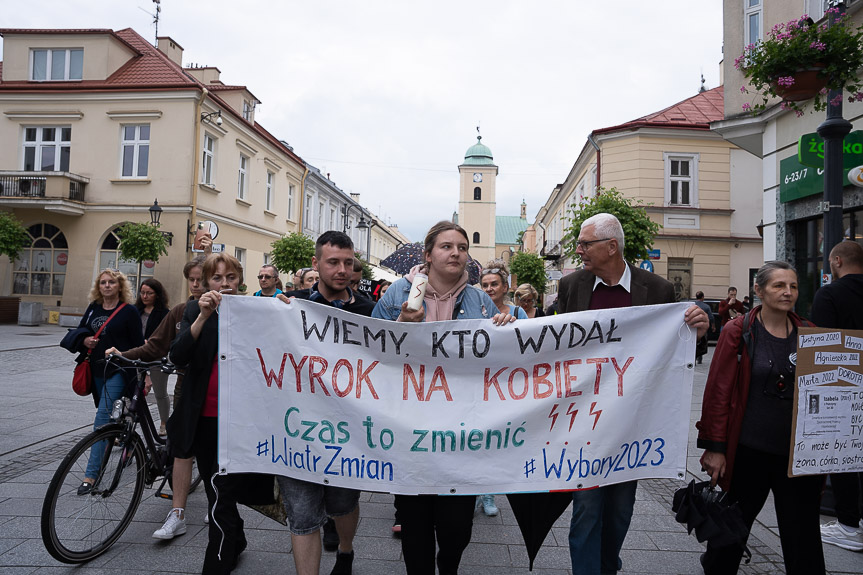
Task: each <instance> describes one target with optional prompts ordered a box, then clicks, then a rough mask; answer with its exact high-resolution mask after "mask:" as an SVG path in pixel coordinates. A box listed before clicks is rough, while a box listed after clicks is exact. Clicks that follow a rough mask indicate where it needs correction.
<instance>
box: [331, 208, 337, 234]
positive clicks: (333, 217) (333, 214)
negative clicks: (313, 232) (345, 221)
mask: <svg viewBox="0 0 863 575" xmlns="http://www.w3.org/2000/svg"><path fill="white" fill-rule="evenodd" d="M330 229H331V230H336V229H338V227H336V208H334V207H332V206H331V207H330Z"/></svg>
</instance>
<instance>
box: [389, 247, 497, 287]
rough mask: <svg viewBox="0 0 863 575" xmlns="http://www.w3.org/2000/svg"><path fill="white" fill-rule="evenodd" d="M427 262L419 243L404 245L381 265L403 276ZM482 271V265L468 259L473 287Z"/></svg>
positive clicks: (469, 279) (468, 272) (468, 270)
mask: <svg viewBox="0 0 863 575" xmlns="http://www.w3.org/2000/svg"><path fill="white" fill-rule="evenodd" d="M424 262H425V258H424V257H423V245H422V244H421V243H419V242H414V243H412V244H404V245H403V246H400V247H399V248H398V249H397V250H396V251H394V252H393V253H391V254H390V255H388V256H387V257H385V258H384V259H382V260H381V265H382V266H383V267H386V268H390V269H391V270H393V271H394V272H395V273H397V274H399V275H401V276H403V275H407V274H408V272H410V271H411V268H412V267H414V266H418V265H420V264H422V263H424ZM481 270H482V265H481V264H480V263H479V262H478V261H476V260H475V259H472V258H468V261H467V281H468V283H470V284H471V285H473V284H476V283H477V282H479V272H480V271H481Z"/></svg>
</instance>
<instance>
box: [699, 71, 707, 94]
mask: <svg viewBox="0 0 863 575" xmlns="http://www.w3.org/2000/svg"><path fill="white" fill-rule="evenodd" d="M704 82H705V80H704V73H702V74H701V87H700V88H699V89H698V93H699V94H701V93H703V92H706V91H707V88H706V87H705V86H704Z"/></svg>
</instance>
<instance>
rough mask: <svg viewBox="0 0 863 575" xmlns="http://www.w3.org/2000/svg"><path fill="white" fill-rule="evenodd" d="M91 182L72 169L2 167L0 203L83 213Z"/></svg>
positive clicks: (65, 212) (59, 211)
mask: <svg viewBox="0 0 863 575" xmlns="http://www.w3.org/2000/svg"><path fill="white" fill-rule="evenodd" d="M89 182H90V180H89V178H85V177H83V176H79V175H77V174H72V173H69V172H20V171H8V170H6V171H0V206H5V207H10V208H41V209H45V210H48V211H51V212H58V213H63V214H67V215H77V216H80V215H83V214H84V206H83V205H82V204H83V203H84V201H85V195H84V192H85V189H86V187H87V184H88V183H89Z"/></svg>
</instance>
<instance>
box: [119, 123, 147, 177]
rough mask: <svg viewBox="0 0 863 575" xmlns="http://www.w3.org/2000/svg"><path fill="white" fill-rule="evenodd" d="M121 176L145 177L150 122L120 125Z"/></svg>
mask: <svg viewBox="0 0 863 575" xmlns="http://www.w3.org/2000/svg"><path fill="white" fill-rule="evenodd" d="M121 130H122V135H123V139H122V141H121V143H120V148H121V149H122V151H123V167H122V173H121V175H122V177H124V178H146V177H147V167H148V164H149V162H150V124H141V125H136V126H122V127H121Z"/></svg>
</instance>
